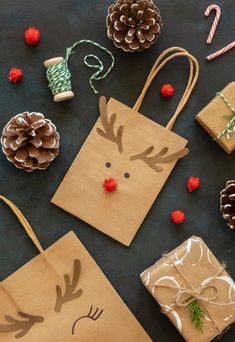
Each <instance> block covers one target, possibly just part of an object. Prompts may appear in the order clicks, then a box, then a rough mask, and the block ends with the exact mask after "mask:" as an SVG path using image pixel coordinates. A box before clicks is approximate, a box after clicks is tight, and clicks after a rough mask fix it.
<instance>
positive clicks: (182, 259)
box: [141, 236, 235, 342]
mask: <svg viewBox="0 0 235 342" xmlns="http://www.w3.org/2000/svg"><path fill="white" fill-rule="evenodd" d="M141 279H142V282H143V284H144V285H145V286H146V288H147V289H148V291H149V292H150V293H151V294H152V295H153V297H154V298H155V299H156V300H157V302H158V303H159V305H160V306H161V309H162V311H163V313H165V314H166V315H167V316H168V318H169V319H170V320H171V321H172V323H173V324H174V325H175V326H176V328H177V329H178V330H179V332H180V333H181V335H182V336H183V337H184V338H185V340H186V341H188V342H195V341H197V342H208V341H211V340H212V339H213V338H214V337H216V336H217V335H219V334H221V333H222V332H223V331H224V330H225V329H226V328H227V327H228V326H229V325H230V324H232V323H233V322H234V321H235V283H234V281H233V280H232V278H231V277H230V276H229V274H228V273H227V272H226V270H225V266H224V265H221V263H220V262H219V261H218V260H217V259H216V258H215V256H214V255H213V254H212V253H211V251H210V250H209V249H208V247H207V245H206V244H205V243H204V241H203V240H202V239H201V238H199V237H196V236H192V237H191V238H190V239H188V240H187V241H185V242H184V243H183V244H182V245H180V246H179V247H178V248H176V249H174V250H173V251H171V252H170V253H168V254H165V255H164V256H163V257H162V258H161V259H160V260H159V261H157V262H156V263H155V264H154V265H153V266H151V267H150V268H148V269H147V270H146V271H144V272H143V273H142V274H141ZM195 300H196V301H197V303H198V304H199V306H200V308H201V310H202V312H203V316H202V330H200V329H197V328H196V326H195V325H194V323H193V322H192V321H191V319H190V314H189V304H191V303H192V302H193V301H195Z"/></svg>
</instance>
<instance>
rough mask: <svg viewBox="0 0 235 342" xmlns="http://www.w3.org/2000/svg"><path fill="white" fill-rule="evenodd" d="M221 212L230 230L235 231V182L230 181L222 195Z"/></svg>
mask: <svg viewBox="0 0 235 342" xmlns="http://www.w3.org/2000/svg"><path fill="white" fill-rule="evenodd" d="M220 195H221V197H220V210H221V212H222V214H223V218H224V219H225V220H226V221H227V224H228V226H229V228H230V229H235V180H231V181H228V182H227V183H226V188H225V189H224V190H222V191H221V193H220Z"/></svg>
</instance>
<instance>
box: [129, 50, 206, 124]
mask: <svg viewBox="0 0 235 342" xmlns="http://www.w3.org/2000/svg"><path fill="white" fill-rule="evenodd" d="M168 54H170V55H169V56H168V57H167V55H168ZM176 57H187V58H188V61H189V66H190V70H189V78H188V83H187V86H186V88H185V91H184V94H183V96H182V98H181V100H180V102H179V104H178V107H177V108H176V111H175V114H174V115H173V116H172V118H171V119H170V121H169V122H168V124H167V125H166V128H167V129H169V130H171V129H172V127H173V125H174V123H175V121H176V119H177V117H178V116H179V114H180V113H181V111H182V109H183V108H184V106H185V105H186V103H187V101H188V99H189V97H190V95H191V93H192V91H193V89H194V87H195V84H196V83H197V80H198V76H199V64H198V61H197V60H196V58H195V57H194V56H192V55H191V54H190V53H189V52H188V51H186V50H185V49H183V48H179V47H172V48H169V49H167V50H165V51H164V52H163V53H162V54H161V55H160V56H159V57H158V58H157V60H156V62H155V63H154V65H153V67H152V69H151V71H150V73H149V75H148V77H147V80H146V83H145V85H144V88H143V90H142V92H141V94H140V96H139V98H138V100H137V101H136V103H135V105H134V107H133V109H134V110H135V111H138V110H139V108H140V106H141V104H142V102H143V100H144V97H145V94H146V92H147V90H148V88H149V87H150V85H151V83H152V81H153V80H154V78H155V77H156V76H157V74H158V73H159V71H160V70H161V69H162V68H163V67H164V66H165V65H166V64H167V63H168V62H170V61H171V60H172V59H174V58H176Z"/></svg>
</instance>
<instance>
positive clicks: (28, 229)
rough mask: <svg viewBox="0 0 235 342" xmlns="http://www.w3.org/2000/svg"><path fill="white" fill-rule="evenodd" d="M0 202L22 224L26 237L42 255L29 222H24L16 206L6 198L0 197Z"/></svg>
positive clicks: (41, 249)
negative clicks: (8, 208) (7, 207)
mask: <svg viewBox="0 0 235 342" xmlns="http://www.w3.org/2000/svg"><path fill="white" fill-rule="evenodd" d="M0 200H2V201H3V202H4V203H6V204H7V205H8V206H9V207H10V208H11V210H12V211H13V213H14V214H15V215H16V217H17V218H18V220H19V221H20V223H21V224H22V226H23V228H24V230H25V231H26V233H27V235H28V236H29V238H30V239H31V240H32V242H33V243H34V245H35V246H36V247H37V249H38V250H39V252H40V253H42V254H43V253H44V250H43V248H42V246H41V244H40V242H39V241H38V238H37V237H36V235H35V233H34V231H33V229H32V227H31V226H30V224H29V222H28V221H27V220H26V218H25V217H24V215H23V214H22V212H21V211H20V210H19V209H18V208H17V207H16V205H15V204H14V203H13V202H11V201H9V200H8V199H7V198H6V197H4V196H2V195H0Z"/></svg>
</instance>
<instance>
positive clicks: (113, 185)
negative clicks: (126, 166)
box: [103, 178, 118, 192]
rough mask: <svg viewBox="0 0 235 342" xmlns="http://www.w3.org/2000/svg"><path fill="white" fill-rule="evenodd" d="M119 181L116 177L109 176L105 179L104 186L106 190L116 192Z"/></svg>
mask: <svg viewBox="0 0 235 342" xmlns="http://www.w3.org/2000/svg"><path fill="white" fill-rule="evenodd" d="M117 186H118V184H117V182H116V181H115V179H114V178H108V179H105V180H104V183H103V188H104V191H105V192H114V191H116V190H117Z"/></svg>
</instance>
